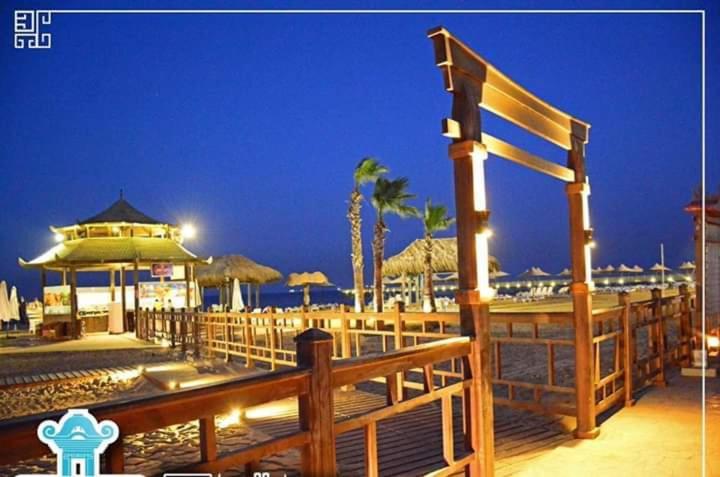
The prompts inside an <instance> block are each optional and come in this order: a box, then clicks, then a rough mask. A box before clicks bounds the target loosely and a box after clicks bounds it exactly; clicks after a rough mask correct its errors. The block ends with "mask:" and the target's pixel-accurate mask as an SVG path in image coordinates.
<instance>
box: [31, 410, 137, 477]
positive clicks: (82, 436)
mask: <svg viewBox="0 0 720 477" xmlns="http://www.w3.org/2000/svg"><path fill="white" fill-rule="evenodd" d="M37 435H38V438H39V439H40V441H41V442H43V443H44V444H47V445H48V447H50V450H52V451H53V453H54V454H55V455H56V456H57V474H56V475H55V476H52V477H103V476H105V477H109V476H110V475H114V476H115V477H142V476H130V475H125V474H123V475H122V476H121V475H118V474H101V473H100V455H101V454H102V453H103V452H104V451H105V449H107V447H108V445H110V444H112V443H113V442H115V441H116V440H117V438H118V436H119V435H120V430H119V429H118V426H117V424H115V423H114V422H112V421H108V420H106V421H102V422H97V419H95V417H94V416H93V415H92V414H90V412H88V410H87V409H68V411H67V412H66V413H65V415H64V416H63V417H62V418H60V420H59V421H58V422H55V421H51V420H47V421H43V422H41V423H40V425H39V426H38V430H37ZM18 477H31V476H30V475H27V476H25V475H21V476H18ZM32 477H40V476H38V475H35V476H32ZM43 477H51V476H43Z"/></svg>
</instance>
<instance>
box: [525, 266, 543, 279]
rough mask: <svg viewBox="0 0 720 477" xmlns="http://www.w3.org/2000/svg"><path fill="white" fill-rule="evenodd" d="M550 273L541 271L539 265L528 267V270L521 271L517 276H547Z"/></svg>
mask: <svg viewBox="0 0 720 477" xmlns="http://www.w3.org/2000/svg"><path fill="white" fill-rule="evenodd" d="M549 275H550V274H549V273H547V272H545V271H543V270H542V269H541V268H540V267H530V268H529V269H528V270H525V271H524V272H522V273H521V274H520V275H519V276H520V277H522V278H530V277H547V276H549Z"/></svg>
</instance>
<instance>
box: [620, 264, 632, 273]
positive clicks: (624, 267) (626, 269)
mask: <svg viewBox="0 0 720 477" xmlns="http://www.w3.org/2000/svg"><path fill="white" fill-rule="evenodd" d="M617 271H618V272H620V273H632V272H633V269H632V268H630V267H628V266H627V265H625V264H624V263H621V264H620V266H619V267H617Z"/></svg>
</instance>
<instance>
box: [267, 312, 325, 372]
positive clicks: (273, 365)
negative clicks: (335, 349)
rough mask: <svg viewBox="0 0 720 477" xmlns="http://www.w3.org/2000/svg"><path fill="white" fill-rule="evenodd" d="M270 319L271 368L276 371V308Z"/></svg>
mask: <svg viewBox="0 0 720 477" xmlns="http://www.w3.org/2000/svg"><path fill="white" fill-rule="evenodd" d="M268 320H269V321H270V370H271V371H275V370H276V369H277V363H276V362H275V360H276V357H275V355H276V353H275V348H276V347H277V343H276V342H275V308H272V309H271V310H270V316H269V317H268ZM331 353H332V350H331Z"/></svg>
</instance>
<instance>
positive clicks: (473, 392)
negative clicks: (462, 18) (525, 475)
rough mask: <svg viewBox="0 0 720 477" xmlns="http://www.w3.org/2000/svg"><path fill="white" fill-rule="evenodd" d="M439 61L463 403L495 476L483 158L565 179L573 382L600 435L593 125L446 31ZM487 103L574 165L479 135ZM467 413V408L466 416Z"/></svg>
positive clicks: (486, 471) (589, 434)
mask: <svg viewBox="0 0 720 477" xmlns="http://www.w3.org/2000/svg"><path fill="white" fill-rule="evenodd" d="M428 37H429V38H430V39H431V40H432V42H433V46H434V49H435V62H436V64H437V66H438V67H439V68H440V70H441V71H442V74H443V79H444V82H445V89H446V90H447V91H448V92H450V93H452V98H453V103H452V117H451V118H449V119H444V120H443V134H444V135H445V136H447V137H449V138H451V139H452V141H453V142H452V144H451V145H450V148H449V156H450V159H452V160H453V169H454V181H455V206H456V215H457V240H458V262H459V263H458V267H459V291H458V293H457V303H458V304H459V306H460V320H461V331H462V333H463V334H464V335H468V336H472V337H473V341H472V343H473V345H472V350H473V352H472V353H471V355H470V357H469V358H468V362H467V363H465V366H464V369H465V372H466V373H470V374H471V376H468V377H469V378H471V379H472V385H471V386H470V388H469V389H467V390H466V395H465V403H466V406H468V405H469V406H474V407H475V408H476V409H477V410H478V413H477V415H479V416H481V419H479V420H478V421H476V422H472V421H470V422H466V429H467V430H468V433H467V440H468V442H467V443H468V445H469V446H470V447H471V448H472V449H473V450H475V451H476V452H477V455H478V459H477V461H476V462H474V463H473V465H472V466H471V474H472V475H493V469H494V447H495V446H494V437H493V395H492V368H491V363H490V302H491V301H492V297H493V292H492V289H491V288H490V285H489V274H488V236H489V221H488V219H489V216H490V211H489V210H488V208H487V204H486V195H485V171H484V167H485V166H484V162H485V160H486V159H487V158H488V154H494V155H496V156H498V157H502V158H504V159H508V160H510V161H512V162H515V163H517V164H520V165H523V166H525V167H528V168H530V169H533V170H536V171H538V172H541V173H543V174H546V175H549V176H551V177H554V178H556V179H559V180H561V181H563V182H565V183H566V186H565V187H566V192H567V196H568V203H569V216H570V217H569V221H570V255H571V264H572V285H571V287H570V290H571V294H572V301H573V313H574V316H575V380H576V385H575V388H576V410H577V429H576V436H577V437H579V438H593V437H595V436H597V435H598V428H597V427H596V422H595V391H594V384H593V369H592V363H593V355H592V353H593V349H592V336H593V334H592V297H591V294H590V292H591V288H592V278H591V260H590V248H591V246H592V228H591V227H590V220H589V208H588V196H589V195H590V186H589V183H588V180H587V176H586V174H585V144H587V142H588V132H589V129H590V125H589V124H587V123H585V122H583V121H580V120H579V119H577V118H574V117H572V116H570V115H568V114H567V113H564V112H562V111H560V110H558V109H556V108H554V107H553V106H551V105H550V104H548V103H546V102H544V101H543V100H541V99H540V98H538V97H536V96H534V95H533V94H532V93H530V92H529V91H527V90H526V89H524V88H523V87H522V86H520V85H519V84H517V83H515V82H514V81H513V80H512V79H510V78H508V77H507V76H505V75H504V74H503V73H501V72H500V71H499V70H498V69H497V68H495V67H494V66H492V65H491V64H490V63H488V62H487V61H485V60H484V59H483V58H482V57H480V56H479V55H478V54H477V53H475V52H474V51H473V50H472V49H470V48H469V47H468V46H466V45H465V44H463V43H462V42H460V41H459V40H458V39H457V38H455V37H454V36H453V35H452V34H451V33H450V32H448V31H447V30H446V29H444V28H442V27H439V28H435V29H432V30H430V31H429V32H428ZM481 109H485V110H487V111H490V112H492V113H494V114H496V115H497V116H499V117H501V118H503V119H505V120H507V121H510V122H511V123H513V124H515V125H517V126H519V127H522V128H523V129H525V130H527V131H529V132H531V133H533V134H535V135H537V136H539V137H541V138H543V139H545V140H547V141H549V142H550V143H552V144H554V145H556V146H559V147H561V148H562V149H564V150H565V151H567V166H562V165H560V164H557V163H554V162H551V161H548V160H546V159H543V158H540V157H538V156H535V155H533V154H530V153H529V152H527V151H524V150H522V149H520V148H518V147H516V146H513V145H512V144H510V143H507V142H505V141H503V140H501V139H498V138H495V137H493V136H490V135H489V134H486V133H484V132H483V131H482V121H481V114H480V112H481ZM465 416H466V419H467V416H470V413H465Z"/></svg>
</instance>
